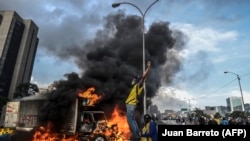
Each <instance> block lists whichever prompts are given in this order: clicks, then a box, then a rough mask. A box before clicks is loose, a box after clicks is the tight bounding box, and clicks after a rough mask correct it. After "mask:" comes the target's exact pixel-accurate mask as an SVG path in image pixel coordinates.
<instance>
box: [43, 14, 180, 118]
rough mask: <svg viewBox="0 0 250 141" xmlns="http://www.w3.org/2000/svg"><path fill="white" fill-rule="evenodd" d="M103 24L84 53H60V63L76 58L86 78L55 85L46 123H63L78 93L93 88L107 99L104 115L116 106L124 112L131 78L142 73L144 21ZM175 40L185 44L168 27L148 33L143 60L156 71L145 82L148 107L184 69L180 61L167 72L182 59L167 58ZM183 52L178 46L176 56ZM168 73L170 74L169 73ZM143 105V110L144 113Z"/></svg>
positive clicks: (114, 19) (115, 19)
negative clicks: (181, 67)
mask: <svg viewBox="0 0 250 141" xmlns="http://www.w3.org/2000/svg"><path fill="white" fill-rule="evenodd" d="M105 20H106V23H105V25H104V26H103V29H101V30H99V31H98V32H97V33H96V37H95V38H94V39H93V40H91V41H89V42H88V43H86V44H85V45H83V46H81V47H76V46H74V47H71V49H68V50H67V54H65V52H60V53H58V52H57V54H60V57H73V58H74V59H75V60H76V64H77V65H78V67H79V68H80V69H81V70H82V71H83V73H82V74H76V73H69V74H67V79H66V80H60V81H56V82H55V86H56V90H55V91H53V93H52V96H51V98H50V101H51V102H52V103H49V104H48V105H47V107H46V109H49V110H50V111H47V113H46V112H45V113H46V114H44V115H46V117H45V118H44V119H47V120H51V119H53V120H54V121H60V120H58V119H63V118H62V117H63V116H64V115H65V113H66V112H67V111H65V108H66V107H68V106H67V105H68V104H70V101H72V100H74V99H75V98H76V96H77V93H78V92H79V91H85V90H86V89H88V88H89V87H95V89H96V94H100V95H103V96H104V98H103V100H102V101H101V103H99V105H97V106H99V107H101V108H102V110H104V111H106V113H110V111H111V110H112V109H113V108H114V107H115V105H117V104H118V105H119V106H120V107H121V108H123V109H124V104H125V103H124V102H125V99H126V97H127V95H128V92H129V90H130V88H131V81H132V78H133V76H135V75H137V74H142V72H143V70H142V67H143V60H142V56H143V55H142V50H143V48H142V26H141V25H142V19H141V17H139V16H135V15H125V14H124V12H122V11H119V12H118V13H112V14H110V15H108V16H107V17H105ZM175 37H178V38H181V36H173V31H171V30H170V28H169V23H168V22H155V23H153V24H152V25H150V27H149V29H148V30H147V31H146V32H145V55H146V57H145V58H146V62H147V61H151V63H152V69H151V71H150V73H149V76H148V78H147V80H146V93H147V98H148V99H149V100H148V102H147V103H148V105H147V106H149V104H150V103H151V101H150V98H152V97H154V96H155V95H156V92H157V90H158V88H159V87H160V86H161V81H162V79H165V80H167V82H168V83H170V82H169V81H168V78H169V77H171V76H173V75H174V74H175V73H176V72H177V71H178V69H179V68H180V65H181V62H179V61H176V62H172V63H173V64H174V65H172V66H173V67H174V68H165V67H166V66H165V64H166V63H167V61H168V59H171V60H178V59H174V58H178V55H171V57H167V53H168V51H169V50H171V49H173V47H176V45H177V44H176V43H177V42H179V41H180V40H182V39H178V38H175ZM178 45H181V46H182V44H178ZM180 48H182V47H180V46H179V47H178V50H180ZM172 53H174V52H172ZM167 58H168V59H167ZM146 62H145V63H146ZM170 64H171V63H170ZM168 67H171V65H168ZM168 69H169V70H171V71H169V72H168ZM173 70H175V71H173ZM162 72H163V73H162ZM53 102H54V103H53ZM142 105H143V104H141V105H140V106H139V109H140V110H142ZM58 109H60V110H58ZM54 110H55V111H56V112H54ZM107 115H109V114H107Z"/></svg>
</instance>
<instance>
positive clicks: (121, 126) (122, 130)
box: [108, 106, 131, 141]
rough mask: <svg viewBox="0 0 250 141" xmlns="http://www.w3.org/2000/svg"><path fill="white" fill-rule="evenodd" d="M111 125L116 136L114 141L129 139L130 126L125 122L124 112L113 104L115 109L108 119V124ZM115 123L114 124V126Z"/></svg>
mask: <svg viewBox="0 0 250 141" xmlns="http://www.w3.org/2000/svg"><path fill="white" fill-rule="evenodd" d="M112 125H113V128H114V129H113V132H114V133H115V136H116V139H118V140H116V141H123V140H127V139H129V137H130V136H131V132H130V128H129V125H128V122H127V117H126V113H124V112H123V111H122V110H120V109H119V108H118V106H115V109H114V111H113V113H112V115H111V118H110V119H109V121H108V126H111V127H112ZM114 125H116V126H114Z"/></svg>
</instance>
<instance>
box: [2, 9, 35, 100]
mask: <svg viewBox="0 0 250 141" xmlns="http://www.w3.org/2000/svg"><path fill="white" fill-rule="evenodd" d="M37 34H38V27H37V25H36V24H35V23H34V22H33V21H32V20H30V19H27V20H26V19H22V18H21V17H20V16H19V15H18V14H17V13H16V12H15V11H0V96H3V97H8V98H9V99H13V93H14V92H15V89H16V87H17V86H18V85H19V84H22V83H27V82H30V79H31V74H32V71H33V65H34V59H35V55H36V50H37V45H38V41H39V39H38V37H37Z"/></svg>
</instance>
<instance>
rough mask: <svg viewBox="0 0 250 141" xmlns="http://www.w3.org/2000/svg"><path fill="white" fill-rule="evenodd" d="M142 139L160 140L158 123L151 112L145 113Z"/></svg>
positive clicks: (145, 140)
mask: <svg viewBox="0 0 250 141" xmlns="http://www.w3.org/2000/svg"><path fill="white" fill-rule="evenodd" d="M141 141H158V131H157V125H156V123H155V122H154V121H153V120H152V117H151V116H150V115H149V114H146V115H144V127H143V128H142V134H141Z"/></svg>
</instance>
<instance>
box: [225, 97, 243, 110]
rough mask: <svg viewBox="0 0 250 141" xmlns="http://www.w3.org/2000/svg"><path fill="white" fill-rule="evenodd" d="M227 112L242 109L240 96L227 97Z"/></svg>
mask: <svg viewBox="0 0 250 141" xmlns="http://www.w3.org/2000/svg"><path fill="white" fill-rule="evenodd" d="M226 102H227V107H228V111H229V112H233V111H244V107H243V102H242V98H241V97H229V98H227V99H226Z"/></svg>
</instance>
